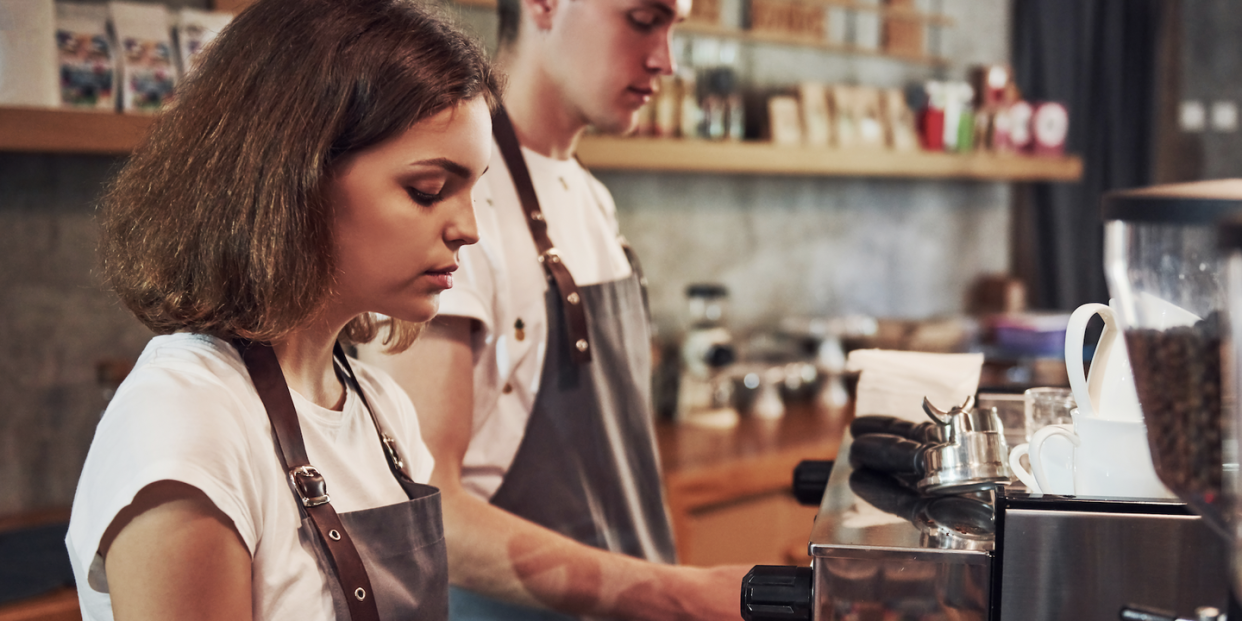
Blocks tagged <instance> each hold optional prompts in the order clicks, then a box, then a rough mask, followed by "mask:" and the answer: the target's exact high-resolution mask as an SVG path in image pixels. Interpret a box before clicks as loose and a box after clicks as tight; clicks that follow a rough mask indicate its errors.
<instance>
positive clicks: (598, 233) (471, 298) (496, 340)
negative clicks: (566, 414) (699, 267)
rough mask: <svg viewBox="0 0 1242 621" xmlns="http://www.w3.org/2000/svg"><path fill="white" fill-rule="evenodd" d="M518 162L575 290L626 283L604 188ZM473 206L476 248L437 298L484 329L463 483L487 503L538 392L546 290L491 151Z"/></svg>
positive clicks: (559, 170)
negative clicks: (527, 173)
mask: <svg viewBox="0 0 1242 621" xmlns="http://www.w3.org/2000/svg"><path fill="white" fill-rule="evenodd" d="M522 154H523V155H524V156H525V158H526V166H527V168H528V169H529V170H530V176H531V181H532V182H533V183H534V186H535V193H536V194H537V195H538V197H539V205H540V209H541V210H542V211H543V214H544V220H545V222H546V223H547V225H548V237H549V238H550V239H551V240H552V244H553V245H554V246H556V249H557V251H558V252H559V253H560V255H561V259H562V260H563V262H564V264H565V266H566V267H567V268H568V269H569V272H570V274H572V275H573V277H574V282H576V283H577V284H578V286H586V285H593V284H599V283H604V282H611V281H614V280H619V279H622V278H627V277H629V275H630V274H631V269H630V263H629V261H628V260H627V259H626V257H625V251H624V250H623V249H622V247H621V244H620V242H619V241H618V228H617V220H616V206H615V205H614V204H613V202H612V196H611V195H610V194H609V193H608V190H607V189H606V188H605V187H604V185H603V184H602V183H600V182H599V181H598V180H597V179H595V177H593V176H591V174H590V173H589V172H587V171H586V169H584V168H583V167H582V166H581V165H580V164H579V163H578V161H577V160H556V159H552V158H549V157H546V156H543V155H540V154H538V153H536V152H534V151H531V150H530V149H526V148H523V149H522ZM474 206H475V217H476V219H477V220H478V228H479V240H480V241H479V243H478V244H475V245H472V246H465V247H463V248H462V249H461V252H460V253H459V261H460V265H461V267H460V268H459V269H458V270H457V272H456V274H454V276H453V288H452V289H449V290H448V291H445V292H444V293H442V294H440V314H441V315H452V316H458V317H469V318H472V319H476V320H478V321H479V322H480V323H481V324H482V325H483V330H482V331H480V332H477V333H476V334H475V339H474V343H473V349H474V429H473V435H472V437H471V440H470V445H469V447H468V448H467V450H466V455H465V459H464V461H463V463H462V483H463V484H464V485H465V487H466V489H468V490H470V491H471V492H472V493H474V494H475V495H477V496H478V497H480V498H483V499H485V500H486V499H490V498H491V497H492V495H493V494H495V493H496V490H497V489H498V488H499V487H500V483H501V481H502V480H503V479H504V474H505V472H506V471H508V469H509V465H510V464H512V463H513V458H514V456H515V455H516V454H517V450H518V445H519V444H521V442H522V436H523V434H524V433H525V431H526V422H527V420H528V419H529V418H530V412H531V408H532V407H533V406H534V403H535V395H536V394H537V393H538V390H539V378H540V375H541V374H542V372H543V359H544V349H545V348H546V346H547V336H548V327H547V319H548V314H547V305H546V302H545V300H544V293H545V292H546V291H547V289H548V283H547V279H546V277H545V272H544V270H543V267H542V266H540V265H539V262H538V259H537V257H538V252H537V251H536V249H535V242H534V239H532V238H531V235H530V228H529V227H528V226H527V224H526V218H525V215H524V212H523V211H522V205H521V203H520V202H519V201H518V197H517V190H516V189H515V188H514V185H513V178H512V177H511V176H509V170H508V167H506V166H505V161H504V158H503V157H502V156H501V154H500V150H499V148H496V147H493V149H492V159H491V163H490V168H489V169H488V172H487V174H485V175H484V176H483V178H482V180H480V182H479V184H478V185H477V186H475V191H474ZM518 321H521V330H520V331H519V329H518V327H517V324H518ZM519 332H520V334H519ZM369 349H370V350H374V349H375V348H374V347H372V348H369ZM359 355H360V356H364V360H367V361H369V362H371V363H372V364H375V365H379V366H382V367H385V368H393V367H395V366H400V365H401V364H402V361H401V356H381V355H373V354H372V355H365V354H364V352H362V351H360V352H359ZM394 374H396V375H398V376H399V375H400V373H399V372H397V373H394Z"/></svg>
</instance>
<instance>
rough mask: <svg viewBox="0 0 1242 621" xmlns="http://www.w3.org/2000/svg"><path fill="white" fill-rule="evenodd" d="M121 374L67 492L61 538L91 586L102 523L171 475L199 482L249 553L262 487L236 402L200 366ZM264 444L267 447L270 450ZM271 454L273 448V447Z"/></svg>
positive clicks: (97, 580) (98, 571) (97, 577)
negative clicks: (68, 509)
mask: <svg viewBox="0 0 1242 621" xmlns="http://www.w3.org/2000/svg"><path fill="white" fill-rule="evenodd" d="M136 375H137V376H136V377H131V378H130V379H128V380H127V381H126V383H125V385H124V387H123V390H122V391H119V392H118V393H117V395H116V396H115V397H114V398H113V401H112V403H111V404H110V405H109V407H108V410H107V412H106V413H105V415H104V417H103V420H102V421H101V422H100V425H99V428H98V429H97V431H96V435H95V439H94V441H93V442H92V444H91V451H90V453H89V454H88V455H87V458H86V463H85V464H84V466H83V472H82V478H81V480H80V481H79V484H78V491H77V494H76V496H75V498H74V506H73V515H72V518H71V520H70V525H69V534H68V538H67V541H69V542H70V547H71V549H70V550H69V552H70V554H71V555H73V556H74V557H75V559H74V560H75V561H76V563H77V564H78V566H79V567H89V572H88V574H87V577H88V582H89V584H90V586H91V587H92V588H93V589H95V590H96V591H100V592H107V590H108V587H107V581H106V578H105V577H104V574H103V571H102V569H103V568H102V558H100V557H99V555H98V554H97V551H98V548H99V543H100V541H101V539H102V537H103V533H104V531H105V530H106V529H107V528H108V526H110V525H111V523H112V521H113V520H114V519H115V518H116V516H117V514H118V513H119V512H120V511H121V510H122V509H123V508H125V507H126V506H128V505H129V504H130V503H131V502H132V501H133V499H134V496H135V495H137V493H138V492H139V491H141V490H142V489H143V488H144V487H146V486H148V485H150V484H152V483H155V482H157V481H178V482H181V483H185V484H187V485H190V486H192V487H195V488H197V489H199V490H201V491H202V492H203V493H204V494H206V495H207V497H208V498H209V499H210V500H211V502H212V503H213V504H214V505H215V506H216V507H217V508H218V509H220V511H222V512H223V513H224V514H225V515H227V516H228V517H229V519H231V520H232V521H233V525H234V528H236V529H237V532H238V534H239V535H240V536H241V538H242V541H243V542H244V543H245V545H246V547H247V549H248V550H249V551H250V553H251V554H252V555H253V554H254V552H255V549H256V546H257V545H258V540H259V536H258V533H259V532H260V531H261V524H259V523H258V522H259V520H260V519H261V518H260V517H259V516H256V515H255V514H254V513H255V512H254V510H253V508H254V507H257V506H259V505H258V502H257V499H258V497H259V495H260V494H261V491H260V490H259V489H257V485H258V484H257V482H256V480H255V478H254V475H253V472H254V470H255V467H256V464H254V463H252V462H253V459H252V456H251V447H250V443H249V438H250V434H249V433H248V431H247V430H245V429H243V428H242V426H241V424H240V419H242V418H244V416H242V415H239V413H238V411H239V410H241V409H242V406H241V404H240V403H238V402H237V400H236V398H235V397H234V395H232V393H231V392H230V391H229V390H227V388H226V387H225V386H223V385H222V384H220V383H218V382H216V381H214V378H212V377H210V376H209V375H208V374H206V373H201V372H197V371H195V370H194V369H192V368H191V369H178V368H176V365H149V366H147V367H144V368H143V369H141V370H140V371H138V372H137V373H136ZM269 452H270V451H269ZM272 458H273V459H274V453H272Z"/></svg>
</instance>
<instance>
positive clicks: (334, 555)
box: [233, 339, 379, 621]
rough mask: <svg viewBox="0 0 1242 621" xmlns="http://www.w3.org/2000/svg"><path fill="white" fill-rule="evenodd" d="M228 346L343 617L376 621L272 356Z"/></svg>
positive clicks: (245, 345) (262, 348)
mask: <svg viewBox="0 0 1242 621" xmlns="http://www.w3.org/2000/svg"><path fill="white" fill-rule="evenodd" d="M233 346H234V347H236V348H237V351H238V352H240V353H241V357H242V360H243V361H244V362H245V363H246V369H247V370H249V371H250V379H251V381H253V382H254V387H255V389H256V390H257V391H258V393H259V398H260V399H261V400H262V401H263V407H264V409H266V410H267V417H268V419H269V420H271V422H272V432H273V433H274V434H275V436H276V438H275V442H276V448H277V456H278V457H280V461H281V463H282V465H283V466H284V467H285V472H287V473H289V483H290V486H291V487H292V488H293V491H294V494H295V496H297V498H298V500H299V501H300V502H301V504H302V507H303V508H304V509H305V510H306V514H307V516H308V517H309V518H310V521H311V523H312V524H314V525H315V530H317V531H318V532H319V543H320V545H322V546H323V549H324V550H326V551H327V557H328V559H329V561H330V564H331V565H332V573H333V574H335V576H336V579H337V582H338V583H339V584H340V585H341V590H342V591H344V592H345V601H346V604H347V605H348V607H349V618H350V619H351V620H352V621H379V610H378V609H377V608H376V605H375V596H374V593H373V592H372V589H371V580H370V578H368V577H367V570H366V568H365V567H364V566H363V565H362V557H361V556H359V554H358V549H357V548H356V547H355V546H354V542H353V540H352V539H350V538H349V533H348V532H346V530H345V527H344V526H342V525H341V518H340V517H339V516H338V515H337V514H336V509H334V508H332V504H331V503H330V500H331V499H330V498H329V497H328V487H327V483H326V482H325V481H324V479H323V475H321V474H319V471H318V470H316V469H315V467H314V466H312V465H311V464H310V460H309V459H308V458H307V456H306V445H305V443H304V442H303V440H302V427H301V426H300V425H299V424H298V415H297V411H296V410H295V409H294V408H293V398H292V397H291V396H290V395H289V385H288V384H286V383H285V375H284V373H283V372H281V370H280V362H279V361H277V360H276V353H275V352H274V351H272V347H271V346H270V345H268V344H266V343H256V342H254V341H247V340H244V339H236V340H234V341H233Z"/></svg>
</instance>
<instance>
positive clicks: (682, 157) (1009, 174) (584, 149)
mask: <svg viewBox="0 0 1242 621" xmlns="http://www.w3.org/2000/svg"><path fill="white" fill-rule="evenodd" d="M578 156H579V157H580V158H581V159H582V162H583V163H584V164H585V165H586V166H587V167H588V168H593V169H598V170H645V171H667V172H696V173H730V174H754V175H798V176H825V177H897V178H902V177H905V178H957V179H989V180H1007V181H1077V180H1078V179H1079V178H1081V177H1082V160H1081V158H1078V157H1075V156H1060V157H1027V156H1018V155H1011V156H1003V155H993V154H985V153H977V154H975V153H972V154H960V155H959V154H952V153H929V152H925V151H914V152H907V153H901V152H895V151H885V150H865V149H852V150H838V149H827V148H813V147H790V146H781V145H774V144H770V143H765V142H740V143H739V142H707V141H700V140H665V139H652V138H611V137H602V136H590V137H587V138H585V139H584V140H583V141H582V143H581V144H580V145H579V146H578Z"/></svg>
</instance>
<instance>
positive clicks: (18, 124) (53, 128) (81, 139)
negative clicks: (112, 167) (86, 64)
mask: <svg viewBox="0 0 1242 621" xmlns="http://www.w3.org/2000/svg"><path fill="white" fill-rule="evenodd" d="M150 125H151V117H149V116H140V115H136V114H115V113H109V112H83V111H77V110H59V109H53V108H10V107H0V151H8V152H18V153H82V154H89V155H124V154H126V153H129V152H130V151H132V150H133V149H134V147H135V146H137V145H138V142H139V141H140V140H142V137H143V135H145V134H146V132H147V128H148V127H150Z"/></svg>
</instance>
